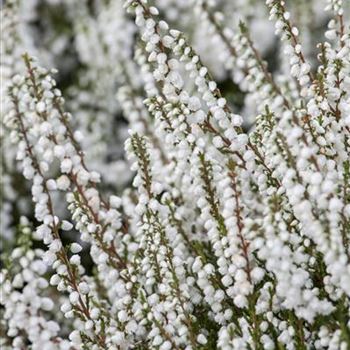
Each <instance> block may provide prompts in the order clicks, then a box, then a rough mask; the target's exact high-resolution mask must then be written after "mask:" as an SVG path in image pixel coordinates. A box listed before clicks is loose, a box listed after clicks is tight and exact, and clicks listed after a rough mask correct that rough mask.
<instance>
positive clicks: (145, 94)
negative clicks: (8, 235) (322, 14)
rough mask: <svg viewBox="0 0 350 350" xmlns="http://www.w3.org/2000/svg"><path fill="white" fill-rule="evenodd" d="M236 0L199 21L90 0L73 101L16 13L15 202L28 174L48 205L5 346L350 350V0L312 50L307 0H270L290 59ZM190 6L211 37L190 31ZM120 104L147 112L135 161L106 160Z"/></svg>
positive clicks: (5, 311) (10, 192)
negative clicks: (229, 90) (269, 43)
mask: <svg viewBox="0 0 350 350" xmlns="http://www.w3.org/2000/svg"><path fill="white" fill-rule="evenodd" d="M98 3H99V2H98ZM107 3H108V2H107ZM218 3H219V2H217V1H207V0H196V1H192V2H191V6H192V7H193V10H194V13H193V16H192V17H191V16H190V17H188V16H185V13H186V11H188V10H189V7H188V5H187V4H186V3H183V2H178V3H177V4H172V1H170V0H169V1H164V3H162V2H159V4H158V1H156V4H158V5H159V8H160V10H161V11H162V12H161V14H160V12H159V10H158V9H157V8H156V7H154V6H152V5H151V4H149V3H148V1H147V0H128V1H124V2H122V1H116V2H111V3H108V5H103V4H102V3H99V5H98V6H100V7H99V8H100V10H101V11H100V12H99V16H98V17H97V18H93V17H91V14H90V13H89V11H88V9H89V7H84V6H85V5H84V6H82V8H81V9H80V10H76V12H74V16H72V21H73V22H74V26H73V28H74V29H73V31H74V32H75V33H76V35H77V42H76V45H77V50H78V54H79V56H80V59H81V60H82V62H84V65H85V68H84V70H83V72H85V73H84V74H85V78H84V77H82V80H80V81H79V83H78V84H77V85H76V86H73V87H72V88H71V89H68V90H67V101H65V99H64V98H63V96H62V92H61V90H60V89H59V88H58V86H59V84H57V83H56V81H55V80H54V78H53V76H54V74H57V72H56V71H55V70H48V69H44V68H42V67H41V66H40V64H39V63H38V60H36V59H34V58H33V57H32V56H31V55H30V54H28V53H24V52H23V51H25V50H27V51H32V50H31V49H30V48H28V47H27V46H26V45H25V43H24V41H23V40H22V39H21V35H20V34H19V31H17V29H16V28H17V27H18V22H17V19H16V17H8V23H7V22H6V23H7V24H6V25H7V26H8V27H9V28H11V30H12V32H11V33H12V34H11V35H10V38H11V40H7V41H5V43H6V51H5V53H4V56H3V57H4V58H5V60H4V63H3V64H4V66H6V70H5V71H4V72H3V73H2V74H3V75H4V78H5V83H6V91H4V92H2V104H3V106H4V123H5V129H4V132H3V134H2V136H1V137H2V140H3V141H2V142H3V143H4V145H6V149H8V150H9V152H8V154H6V161H5V164H6V165H7V169H5V170H6V174H5V175H6V178H7V180H5V181H4V184H5V187H6V190H7V194H6V195H5V199H6V201H7V202H6V203H9V204H8V208H7V209H6V210H7V211H6V213H7V215H10V216H11V208H14V207H15V205H14V203H13V201H15V200H17V199H20V196H22V194H21V193H20V192H17V189H16V188H15V187H14V188H12V187H13V186H14V185H15V184H16V183H15V182H13V181H12V179H13V176H14V175H13V174H18V172H19V171H20V172H21V173H22V174H23V176H24V178H25V179H26V180H27V183H28V184H30V186H31V190H29V192H30V194H31V197H32V202H33V212H34V213H33V215H31V213H30V212H29V213H28V212H27V213H26V214H27V215H28V216H33V224H31V223H30V221H29V220H28V219H26V218H24V217H21V219H20V221H19V222H18V228H17V231H18V233H17V234H16V237H17V243H16V245H17V246H16V247H15V248H14V249H13V250H12V251H11V252H9V253H7V254H4V259H3V262H4V263H3V269H2V271H1V274H0V278H1V284H2V287H1V288H2V289H1V305H2V309H1V313H2V316H3V317H2V321H1V327H2V328H1V329H2V331H1V332H2V340H1V345H2V346H3V347H4V349H23V348H31V349H39V348H43V349H46V348H47V349H49V348H50V349H111V350H113V349H160V350H168V349H186V350H190V349H222V350H229V349H239V350H240V349H334V350H336V349H341V350H345V349H347V348H348V347H349V346H350V302H349V300H350V161H349V158H350V157H349V154H350V152H349V148H350V139H349V136H350V78H349V77H350V28H349V25H348V22H347V20H348V18H347V17H346V14H347V12H346V4H345V2H344V4H343V3H342V1H341V0H337V1H335V0H332V1H328V2H327V8H326V10H327V11H328V12H327V13H329V14H330V15H329V16H330V18H331V19H330V22H329V25H328V29H327V31H326V33H325V34H326V41H322V42H321V43H320V44H319V45H318V54H317V55H316V57H312V53H313V50H311V49H310V46H309V45H304V42H308V40H307V38H309V39H310V33H308V28H310V26H309V25H308V22H307V21H308V19H307V18H305V17H302V18H299V19H298V24H300V28H302V29H305V33H304V34H302V32H301V33H300V34H299V29H298V28H297V26H296V23H297V22H296V21H295V20H294V18H293V13H292V12H289V11H288V10H287V7H288V3H285V2H284V1H282V0H267V2H266V9H267V11H268V12H269V13H270V20H271V21H272V22H271V23H273V24H274V25H275V31H276V35H277V36H278V37H280V39H281V44H280V46H281V50H282V53H283V57H282V58H281V69H280V70H278V71H277V72H275V73H274V74H272V73H271V72H270V71H269V66H268V64H267V63H266V62H265V60H264V58H263V54H262V53H261V51H260V50H259V46H258V44H257V43H255V42H254V38H255V36H256V35H257V34H255V33H254V30H251V29H250V26H251V25H252V27H253V29H254V24H253V23H254V21H253V20H251V19H250V20H249V21H247V24H245V23H244V22H238V18H237V17H234V20H233V21H232V22H233V23H234V25H235V26H232V24H231V26H230V20H231V19H232V18H231V17H230V16H231V15H229V12H228V11H225V10H228V9H230V5H223V6H222V7H220V6H219V4H218ZM310 3H311V2H310ZM9 4H10V5H8V6H9V7H8V8H7V11H9V13H11V11H13V9H14V8H15V6H18V3H17V2H16V1H11V2H9ZM66 6H68V7H69V6H73V5H72V4H69V3H67V4H66ZM104 6H105V7H104ZM231 6H232V5H231ZM259 6H261V4H260V5H259ZM311 7H312V6H311V5H310V8H308V9H309V10H310V11H311ZM69 8H70V7H69ZM123 8H124V9H125V11H124V10H123ZM167 8H169V11H167ZM170 9H171V10H172V11H170ZM236 10H240V11H242V14H243V17H244V16H247V18H248V17H249V16H250V10H249V7H247V8H245V7H244V5H243V4H241V3H240V2H237V8H236ZM114 11H115V14H116V18H117V19H115V17H114V16H113V13H114ZM122 11H124V12H122ZM246 12H247V13H246ZM179 13H180V14H181V13H182V14H184V20H183V23H181V24H182V26H183V28H184V29H189V28H191V18H197V20H198V21H199V23H200V25H201V28H202V30H203V31H202V33H200V31H199V30H197V33H190V35H189V36H187V35H186V34H185V33H183V32H181V31H179V30H176V29H173V28H172V26H173V23H176V14H179ZM12 14H13V12H12ZM226 16H227V18H225V17H226ZM255 20H256V21H257V20H258V18H255ZM261 20H262V19H261V18H260V17H259V21H261ZM132 21H134V23H133V22H132ZM6 28H7V27H6ZM84 28H85V29H86V30H84ZM204 33H206V35H207V36H208V37H211V38H212V42H211V43H209V42H208V43H206V45H209V47H210V45H212V46H213V48H214V49H216V50H219V52H220V55H219V56H218V58H217V59H218V60H219V61H220V62H221V63H220V64H221V65H222V64H224V65H225V69H226V70H227V71H228V72H229V75H230V77H231V78H232V81H233V82H234V83H235V84H236V85H237V87H238V88H239V89H240V91H241V93H242V94H244V95H245V102H244V107H243V108H242V109H241V115H240V114H237V111H238V109H237V108H236V106H231V104H230V101H229V99H228V98H225V97H224V96H223V94H222V92H221V91H220V89H219V84H218V83H217V82H216V81H215V77H217V76H220V74H222V73H220V72H218V71H215V69H211V65H212V60H211V59H207V62H209V66H207V65H206V63H204V62H205V58H206V55H205V45H203V46H200V47H199V50H197V48H196V45H192V44H191V42H192V41H193V42H194V43H196V42H197V41H198V40H199V41H200V40H204V39H203V36H204ZM135 38H136V39H135ZM201 38H202V39H201ZM85 42H86V45H91V46H90V49H88V46H85V44H84V43H85ZM15 43H17V44H15ZM49 51H50V50H49ZM199 52H200V54H199ZM37 54H38V55H39V59H40V53H37ZM94 55H95V56H96V57H94ZM202 56H203V57H202ZM95 58H96V59H95ZM207 58H208V57H207ZM18 60H20V61H18ZM18 62H20V63H18ZM315 62H317V64H315ZM81 74H83V73H81ZM84 74H83V75H84ZM88 87H89V88H88ZM79 89H82V90H84V89H86V91H84V92H82V94H80V92H79V91H80V90H79ZM114 89H115V91H114ZM100 94H103V96H101V95H100ZM103 98H105V99H106V101H108V102H106V104H105V105H104V104H103V101H101V99H103ZM87 102H88V103H87ZM95 105H96V106H98V107H96V108H97V111H98V113H96V115H94V114H95V112H94V109H93V108H94V106H95ZM116 111H118V113H122V115H123V116H124V118H125V119H126V121H127V122H128V128H129V133H128V137H127V140H126V142H125V161H127V163H123V164H129V167H130V169H128V171H127V174H128V175H125V173H123V174H120V173H119V172H120V171H123V172H125V170H123V169H124V168H123V167H124V165H123V167H122V168H121V167H120V166H119V167H114V166H113V161H112V162H110V161H108V163H109V164H107V163H106V162H104V161H103V160H101V159H95V158H96V157H99V155H102V153H103V152H106V147H108V145H109V144H110V143H111V142H112V139H111V136H113V134H112V133H111V130H112V129H110V130H108V127H109V123H112V122H111V119H109V118H110V114H113V113H114V112H116ZM72 112H73V113H72ZM84 113H86V115H87V117H86V119H85V120H83V121H79V120H80V119H81V118H83V115H84ZM252 115H253V117H252ZM247 127H250V129H249V132H246V131H245V130H246V129H247ZM10 141H11V142H12V146H11V147H12V148H10V145H9V142H10ZM94 145H98V146H99V148H97V149H96V150H95V153H93V152H94V149H93V148H94ZM116 145H117V143H114V144H113V146H116ZM14 146H15V147H14ZM11 149H12V150H13V149H14V150H15V151H12V152H11V151H10V150H11ZM117 151H118V150H117ZM14 152H15V153H16V154H14ZM123 162H124V161H123ZM94 169H97V170H98V171H99V172H97V171H96V170H94ZM106 171H108V172H109V173H108V174H105V172H106ZM130 174H134V175H133V178H132V180H131V182H132V183H131V185H130V186H129V187H128V186H127V182H128V179H129V178H130V176H131V175H130ZM101 175H102V176H101ZM106 175H107V180H106V179H105V178H106ZM11 176H12V177H11ZM16 176H17V175H16ZM123 176H124V180H123V181H121V180H120V178H121V177H123ZM113 179H115V182H116V183H118V185H117V186H116V187H114V186H113ZM122 184H123V186H124V189H121V188H122ZM10 185H12V187H11V188H10ZM7 187H9V188H7ZM117 191H119V192H117ZM23 196H24V197H25V198H27V196H26V195H25V194H24V195H23ZM28 208H30V207H29V205H28ZM18 211H19V212H20V213H21V211H20V210H18ZM2 215H4V214H2ZM87 255H88V256H89V257H90V259H91V262H90V263H86V262H85V260H86V257H87Z"/></svg>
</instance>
